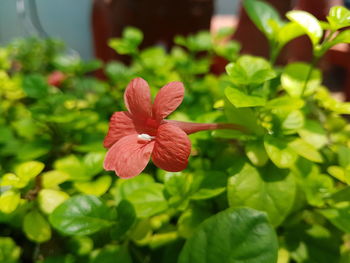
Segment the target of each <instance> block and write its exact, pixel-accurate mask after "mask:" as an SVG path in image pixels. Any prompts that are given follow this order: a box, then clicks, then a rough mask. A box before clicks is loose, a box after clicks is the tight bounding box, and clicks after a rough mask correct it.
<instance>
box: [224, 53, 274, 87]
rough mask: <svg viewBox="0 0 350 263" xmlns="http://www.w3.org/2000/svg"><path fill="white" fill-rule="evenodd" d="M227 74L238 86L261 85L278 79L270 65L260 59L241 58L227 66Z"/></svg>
mask: <svg viewBox="0 0 350 263" xmlns="http://www.w3.org/2000/svg"><path fill="white" fill-rule="evenodd" d="M226 72H227V74H228V75H229V76H230V77H231V78H232V81H233V82H234V83H236V84H238V85H249V84H261V83H263V82H265V81H267V80H270V79H273V78H275V77H276V73H275V71H274V70H273V69H272V67H271V65H270V63H269V62H268V61H267V60H265V59H263V58H260V57H253V56H248V55H243V56H241V57H240V58H239V59H238V60H237V61H236V62H234V63H230V64H228V65H227V66H226Z"/></svg>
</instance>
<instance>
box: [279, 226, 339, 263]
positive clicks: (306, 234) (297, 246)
mask: <svg viewBox="0 0 350 263" xmlns="http://www.w3.org/2000/svg"><path fill="white" fill-rule="evenodd" d="M284 240H285V243H286V245H287V249H288V250H289V251H290V255H291V262H303V263H311V262H312V263H314V262H315V263H316V262H317V263H330V262H339V254H340V246H341V244H342V243H343V242H342V240H341V238H340V237H339V235H338V233H337V231H334V230H333V231H332V230H331V229H327V228H325V227H323V226H320V225H318V224H317V223H316V222H312V225H306V224H303V225H301V224H298V225H296V226H293V227H292V228H287V229H286V232H285V234H284Z"/></svg>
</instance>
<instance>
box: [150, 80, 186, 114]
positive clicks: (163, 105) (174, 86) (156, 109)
mask: <svg viewBox="0 0 350 263" xmlns="http://www.w3.org/2000/svg"><path fill="white" fill-rule="evenodd" d="M184 93H185V88H184V86H183V84H182V82H178V81H174V82H170V83H168V84H167V85H165V86H164V87H163V88H161V89H160V91H159V92H158V94H157V96H156V98H155V100H154V104H153V108H152V111H153V117H154V118H155V119H156V120H161V119H164V118H165V117H166V116H168V115H169V114H170V113H172V112H173V111H174V110H175V109H176V108H177V107H179V105H180V104H181V102H182V100H183V98H184Z"/></svg>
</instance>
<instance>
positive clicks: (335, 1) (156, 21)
mask: <svg viewBox="0 0 350 263" xmlns="http://www.w3.org/2000/svg"><path fill="white" fill-rule="evenodd" d="M267 2H269V3H270V4H272V5H273V6H274V7H276V8H277V9H278V11H279V12H280V13H281V15H284V14H285V13H286V12H287V11H288V10H291V9H301V10H305V11H308V12H310V13H312V14H314V15H315V16H316V17H317V18H318V19H321V20H324V19H325V18H326V14H327V13H328V10H329V8H330V7H331V6H333V5H346V6H348V7H349V5H350V4H349V2H350V1H349V0H284V1H280V0H269V1H267ZM21 9H22V11H23V12H22V14H21ZM32 20H33V21H34V22H31V21H32ZM30 23H33V25H34V27H33V26H32V27H31V26H30V25H29V26H28V24H30ZM126 26H134V27H138V28H140V29H141V30H142V31H143V33H144V35H145V38H144V41H143V47H145V46H151V45H161V46H164V47H165V48H167V49H169V48H170V47H171V46H172V44H173V39H174V37H175V36H176V35H189V34H192V33H195V32H197V31H200V30H211V31H212V32H213V31H216V30H217V29H218V28H220V27H224V26H230V27H235V34H234V36H233V38H234V39H235V40H237V41H238V42H240V43H241V44H242V50H241V53H247V54H248V53H249V54H253V55H257V56H265V57H266V56H267V54H268V43H267V41H266V39H265V37H264V36H263V35H262V34H261V33H260V32H259V31H258V30H257V29H256V27H255V26H254V25H253V24H252V23H251V21H250V20H249V18H248V16H247V15H246V14H245V12H244V11H243V10H242V8H241V1H239V0H178V1H171V0H75V1H69V0H60V1H54V0H2V1H1V2H0V44H2V45H3V44H6V43H9V42H11V41H12V40H13V39H14V38H18V37H23V36H30V35H40V34H41V36H42V37H46V36H50V37H54V38H58V39H61V40H63V41H64V42H65V43H66V44H67V46H68V47H69V48H70V49H71V51H72V50H73V51H76V52H77V53H78V54H80V56H81V57H82V58H83V59H85V60H89V59H92V58H95V57H96V58H98V59H100V60H102V61H104V62H108V61H110V60H121V61H124V62H127V58H125V57H123V56H120V55H117V54H116V53H115V52H114V51H113V50H112V49H111V48H109V47H108V45H107V42H108V40H109V39H110V38H112V37H120V36H121V34H122V31H123V29H124V28H125V27H126ZM36 27H40V28H42V32H36V31H37V30H36V29H35V28H36ZM39 31H40V30H39ZM286 54H288V61H287V56H286ZM310 58H311V45H310V42H309V40H308V39H307V37H305V36H304V37H301V38H298V39H296V40H294V41H292V43H290V44H289V45H287V47H285V49H284V52H282V54H281V56H280V58H279V60H278V63H280V64H286V63H288V62H291V61H310ZM349 61H350V51H349V45H346V44H344V45H340V46H337V47H335V48H333V49H331V50H330V51H329V52H328V55H327V56H326V57H325V58H324V59H323V61H322V62H321V68H322V70H323V72H324V74H325V84H326V85H328V86H330V88H331V89H333V90H336V91H338V90H339V91H345V93H346V97H347V99H349V98H350V91H349V90H350V77H349V76H350V63H349ZM217 63H218V65H217V66H216V67H215V68H216V70H217V71H218V72H221V71H223V69H224V66H225V64H226V62H225V61H220V60H218V62H217Z"/></svg>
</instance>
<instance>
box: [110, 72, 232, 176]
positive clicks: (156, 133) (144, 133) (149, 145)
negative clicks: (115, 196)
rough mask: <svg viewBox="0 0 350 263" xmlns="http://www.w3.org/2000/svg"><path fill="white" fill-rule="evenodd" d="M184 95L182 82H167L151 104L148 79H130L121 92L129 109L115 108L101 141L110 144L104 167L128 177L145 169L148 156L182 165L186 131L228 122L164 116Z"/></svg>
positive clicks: (176, 167)
mask: <svg viewBox="0 0 350 263" xmlns="http://www.w3.org/2000/svg"><path fill="white" fill-rule="evenodd" d="M183 97H184V86H183V84H182V83H181V82H170V83H169V84H167V85H165V86H164V87H163V88H161V89H160V91H159V92H158V94H157V96H156V98H155V100H154V103H153V105H152V102H151V95H150V89H149V86H148V84H147V82H146V81H145V80H143V79H142V78H136V79H133V80H132V81H131V82H130V83H129V85H128V87H127V88H126V90H125V93H124V101H125V105H126V107H127V109H128V111H126V112H125V111H119V112H115V113H114V114H113V115H112V117H111V120H110V126H109V130H108V134H107V136H106V137H105V139H104V143H103V144H104V146H105V147H106V148H109V150H108V152H107V155H106V158H105V160H104V169H106V170H108V171H115V173H116V174H117V175H118V176H119V177H121V178H131V177H134V176H136V175H138V174H140V173H141V172H142V171H143V170H144V169H145V167H146V166H147V163H148V162H149V160H150V158H151V157H152V160H153V163H154V164H155V165H156V166H158V167H159V168H161V169H163V170H166V171H171V172H177V171H181V170H183V169H185V168H186V166H187V163H188V158H189V155H190V152H191V142H190V140H189V138H188V136H187V134H190V133H194V132H197V131H200V130H208V129H217V128H227V127H228V126H227V125H226V126H225V127H224V126H222V125H221V126H220V125H219V124H200V123H198V124H197V123H186V122H178V121H170V120H164V118H165V117H167V116H168V115H169V114H170V113H172V112H173V111H174V110H175V109H176V108H177V107H178V106H179V105H180V104H181V102H182V100H183ZM229 128H230V127H229Z"/></svg>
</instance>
